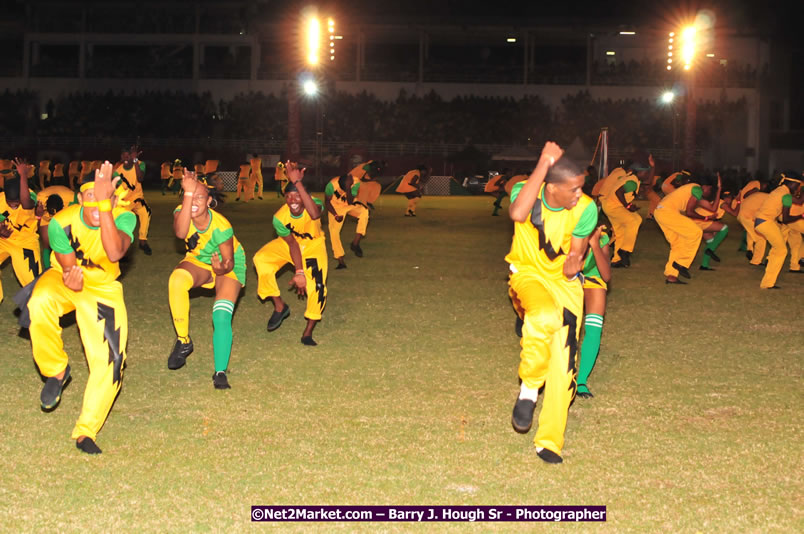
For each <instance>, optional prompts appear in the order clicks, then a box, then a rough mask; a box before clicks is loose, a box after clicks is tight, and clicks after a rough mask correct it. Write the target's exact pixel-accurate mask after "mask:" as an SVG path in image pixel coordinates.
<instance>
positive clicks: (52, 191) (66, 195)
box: [36, 185, 78, 226]
mask: <svg viewBox="0 0 804 534" xmlns="http://www.w3.org/2000/svg"><path fill="white" fill-rule="evenodd" d="M53 195H58V196H60V197H61V201H62V203H63V204H64V207H65V208H66V207H67V206H69V205H70V204H78V193H76V192H75V191H73V190H71V189H70V188H69V187H66V186H63V185H51V186H49V187H46V188H44V189H42V190H41V191H39V192H38V193H37V194H36V202H37V203H38V204H41V205H42V207H43V208H44V207H45V205H46V204H47V199H48V198H50V197H51V196H53ZM52 218H53V216H52V215H50V214H49V213H48V212H47V210H45V212H44V213H43V214H42V219H41V220H40V221H39V225H40V226H47V224H48V223H49V222H50V219H52Z"/></svg>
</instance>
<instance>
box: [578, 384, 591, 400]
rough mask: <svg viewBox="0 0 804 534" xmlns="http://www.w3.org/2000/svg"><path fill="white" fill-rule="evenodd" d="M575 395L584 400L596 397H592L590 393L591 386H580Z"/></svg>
mask: <svg viewBox="0 0 804 534" xmlns="http://www.w3.org/2000/svg"><path fill="white" fill-rule="evenodd" d="M581 388H583V389H581ZM575 394H576V395H577V396H578V397H580V398H582V399H591V398H593V397H594V395H592V392H591V391H589V386H587V385H586V384H578V389H577V390H576V393H575Z"/></svg>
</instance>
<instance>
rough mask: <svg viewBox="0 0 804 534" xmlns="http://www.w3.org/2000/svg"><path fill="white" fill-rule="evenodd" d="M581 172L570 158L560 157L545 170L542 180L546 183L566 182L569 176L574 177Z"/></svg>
mask: <svg viewBox="0 0 804 534" xmlns="http://www.w3.org/2000/svg"><path fill="white" fill-rule="evenodd" d="M581 174H583V171H582V170H581V168H580V167H579V166H578V165H576V164H575V163H574V162H573V161H572V160H569V159H567V158H561V159H560V160H558V161H557V162H556V163H555V164H554V165H553V166H552V167H550V170H549V171H547V176H546V177H545V178H544V182H545V183H548V184H553V183H556V182H566V181H567V180H569V179H570V178H575V177H576V176H580V175H581Z"/></svg>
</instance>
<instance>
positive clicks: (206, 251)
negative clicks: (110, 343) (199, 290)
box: [168, 169, 246, 389]
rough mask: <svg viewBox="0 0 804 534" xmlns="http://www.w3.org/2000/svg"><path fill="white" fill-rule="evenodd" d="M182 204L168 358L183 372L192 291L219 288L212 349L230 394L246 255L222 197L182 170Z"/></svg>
mask: <svg viewBox="0 0 804 534" xmlns="http://www.w3.org/2000/svg"><path fill="white" fill-rule="evenodd" d="M181 186H182V189H184V197H183V198H184V199H183V201H182V204H181V205H180V206H179V207H178V208H176V210H175V211H174V212H173V231H174V233H175V234H176V237H178V238H179V239H183V240H184V246H185V248H186V249H187V253H186V254H185V256H184V259H182V261H181V262H179V264H178V265H177V266H176V268H175V269H173V272H172V273H171V275H170V280H169V282H168V299H169V302H170V314H171V316H172V317H173V327H174V328H175V329H176V337H177V339H176V343H175V345H174V346H173V350H172V351H171V353H170V356H169V357H168V369H179V368H181V367H184V364H185V363H186V361H187V356H189V355H190V354H191V353H192V352H193V341H192V340H191V339H190V294H189V293H190V290H191V289H192V288H194V287H203V288H205V289H213V288H214V289H215V304H213V306H212V328H213V332H212V350H213V356H214V359H215V373H214V374H213V375H212V384H213V386H215V389H229V387H230V386H229V381H228V379H227V377H226V371H227V369H228V367H229V357H230V356H231V354H232V337H233V336H232V315H233V313H234V308H235V303H236V302H237V298H238V296H239V295H240V289H242V288H243V286H245V285H246V253H245V251H244V250H243V247H242V246H240V243H239V242H238V241H237V238H236V237H235V235H234V230H233V229H232V225H231V224H230V223H229V221H228V220H227V219H226V217H224V216H223V215H221V214H220V213H218V212H217V211H215V210H214V208H215V207H217V205H218V203H219V202H220V201H221V198H222V193H221V192H220V191H218V190H217V188H216V187H215V186H214V185H209V184H207V183H206V182H203V181H199V180H198V179H197V178H196V176H195V173H194V172H188V171H187V169H184V176H183V177H182V181H181Z"/></svg>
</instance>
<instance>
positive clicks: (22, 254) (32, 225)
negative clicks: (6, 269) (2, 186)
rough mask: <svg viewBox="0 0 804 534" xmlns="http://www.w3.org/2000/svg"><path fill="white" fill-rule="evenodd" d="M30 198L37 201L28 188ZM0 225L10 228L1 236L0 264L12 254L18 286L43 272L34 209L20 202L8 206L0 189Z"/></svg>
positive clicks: (0, 291)
mask: <svg viewBox="0 0 804 534" xmlns="http://www.w3.org/2000/svg"><path fill="white" fill-rule="evenodd" d="M29 194H30V195H31V200H33V202H34V206H35V205H36V194H35V193H34V192H33V191H31V192H30V193H29ZM0 225H5V226H6V227H8V228H10V229H11V235H10V236H8V237H0V265H2V264H3V262H5V261H6V259H7V258H9V257H11V266H12V268H13V269H14V274H15V275H16V277H17V280H18V281H19V283H20V285H21V286H26V285H28V284H30V283H31V282H32V281H33V279H34V278H36V277H37V276H39V273H40V272H42V266H41V263H40V262H41V257H40V249H39V234H38V233H37V230H38V226H39V225H38V221H37V219H36V213H35V210H34V209H29V210H26V209H23V208H22V205H20V206H18V207H16V208H11V206H9V205H8V203H7V202H6V194H5V193H0ZM2 300H3V285H2V283H1V282H0V301H2Z"/></svg>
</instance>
